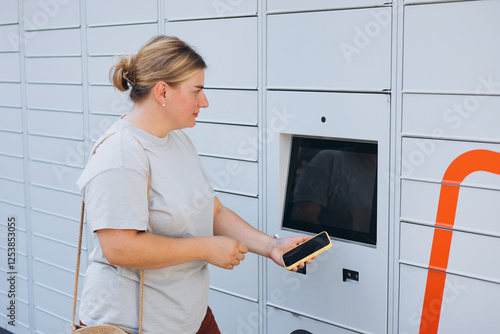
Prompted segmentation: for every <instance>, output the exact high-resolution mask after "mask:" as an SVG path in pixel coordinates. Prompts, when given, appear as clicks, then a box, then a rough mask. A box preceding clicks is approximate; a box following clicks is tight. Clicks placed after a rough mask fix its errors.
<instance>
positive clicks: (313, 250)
mask: <svg viewBox="0 0 500 334" xmlns="http://www.w3.org/2000/svg"><path fill="white" fill-rule="evenodd" d="M330 247H332V241H331V240H330V236H329V235H328V233H326V231H323V232H321V233H319V234H317V235H315V236H314V237H312V238H311V239H309V240H306V241H304V242H303V243H301V244H300V245H298V246H296V247H294V248H292V249H290V250H288V251H286V252H285V253H283V255H282V256H281V259H282V261H283V265H284V266H285V268H286V269H288V270H290V269H292V268H293V267H296V266H298V265H299V264H300V263H302V262H306V261H307V260H309V259H312V258H313V257H315V256H316V255H318V254H320V253H322V252H324V251H326V250H327V249H328V248H330Z"/></svg>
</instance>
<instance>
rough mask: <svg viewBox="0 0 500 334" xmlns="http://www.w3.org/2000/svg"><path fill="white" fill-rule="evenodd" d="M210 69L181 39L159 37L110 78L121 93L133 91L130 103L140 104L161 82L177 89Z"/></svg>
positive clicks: (123, 60)
mask: <svg viewBox="0 0 500 334" xmlns="http://www.w3.org/2000/svg"><path fill="white" fill-rule="evenodd" d="M206 67H207V65H206V64H205V61H204V60H203V58H202V57H201V56H200V55H199V54H198V53H196V51H194V50H193V49H192V48H191V47H190V46H189V45H188V44H186V43H185V42H183V41H181V40H180V39H178V38H177V37H170V36H164V35H159V36H156V37H153V38H151V39H150V40H149V41H148V42H147V43H146V44H144V46H143V47H142V48H141V49H140V50H139V52H138V53H137V55H128V56H122V57H120V58H119V60H118V63H116V64H115V65H113V66H112V67H111V69H110V71H109V75H110V80H111V82H112V83H113V86H115V87H116V88H117V89H118V90H119V91H122V92H124V91H127V90H128V89H129V87H131V88H132V89H131V91H130V99H131V100H132V101H133V102H139V101H141V100H143V99H144V98H145V97H146V96H147V95H148V93H149V91H150V90H151V88H153V87H154V85H156V83H157V82H159V81H164V82H166V83H167V84H169V85H172V86H175V85H176V84H178V83H179V82H181V81H184V80H186V79H188V78H190V77H191V76H192V75H194V74H195V72H197V71H198V70H202V69H205V68H206Z"/></svg>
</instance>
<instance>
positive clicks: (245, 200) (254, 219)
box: [215, 192, 259, 228]
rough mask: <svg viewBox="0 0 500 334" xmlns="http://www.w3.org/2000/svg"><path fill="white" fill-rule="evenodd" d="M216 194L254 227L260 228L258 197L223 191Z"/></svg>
mask: <svg viewBox="0 0 500 334" xmlns="http://www.w3.org/2000/svg"><path fill="white" fill-rule="evenodd" d="M215 195H216V196H217V198H219V200H220V201H221V203H222V204H223V205H224V206H226V207H228V208H229V209H231V210H233V211H234V212H235V213H236V214H237V215H239V216H240V217H241V218H243V219H244V220H246V221H247V222H248V223H249V224H250V225H252V226H253V227H255V228H259V200H258V199H257V198H252V197H247V196H237V195H233V194H227V193H222V192H216V194H215Z"/></svg>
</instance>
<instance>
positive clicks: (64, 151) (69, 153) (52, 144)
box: [28, 136, 86, 168]
mask: <svg viewBox="0 0 500 334" xmlns="http://www.w3.org/2000/svg"><path fill="white" fill-rule="evenodd" d="M28 142H29V156H30V158H31V159H34V160H41V161H46V162H55V163H59V164H63V165H68V166H76V167H82V168H83V167H84V164H85V162H86V161H84V158H83V157H84V152H85V148H84V143H83V141H79V140H69V139H62V138H51V137H44V136H29V138H28Z"/></svg>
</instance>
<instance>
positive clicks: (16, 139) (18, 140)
mask: <svg viewBox="0 0 500 334" xmlns="http://www.w3.org/2000/svg"><path fill="white" fill-rule="evenodd" d="M0 153H3V154H7V155H12V156H15V157H23V155H24V154H23V135H22V134H20V133H12V132H3V131H0Z"/></svg>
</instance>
